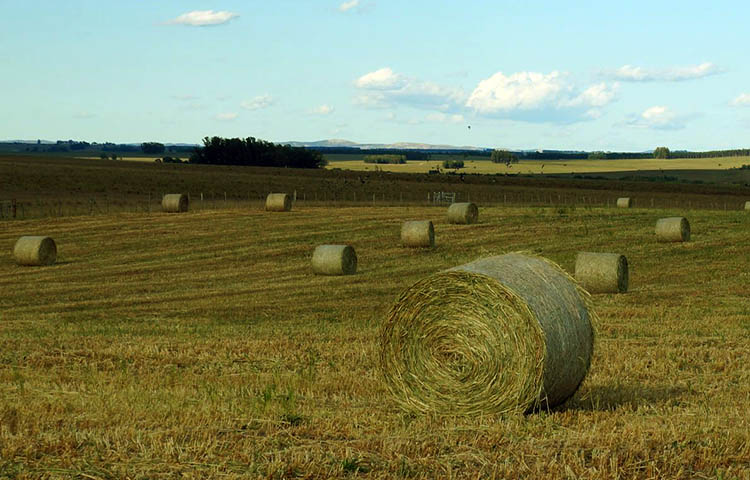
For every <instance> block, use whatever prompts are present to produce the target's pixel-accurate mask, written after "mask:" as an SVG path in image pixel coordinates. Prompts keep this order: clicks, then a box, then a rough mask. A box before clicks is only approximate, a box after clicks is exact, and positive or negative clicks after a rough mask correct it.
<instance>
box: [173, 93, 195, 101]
mask: <svg viewBox="0 0 750 480" xmlns="http://www.w3.org/2000/svg"><path fill="white" fill-rule="evenodd" d="M172 98H174V99H175V100H182V101H189V100H197V99H198V97H196V96H195V95H189V94H186V95H172Z"/></svg>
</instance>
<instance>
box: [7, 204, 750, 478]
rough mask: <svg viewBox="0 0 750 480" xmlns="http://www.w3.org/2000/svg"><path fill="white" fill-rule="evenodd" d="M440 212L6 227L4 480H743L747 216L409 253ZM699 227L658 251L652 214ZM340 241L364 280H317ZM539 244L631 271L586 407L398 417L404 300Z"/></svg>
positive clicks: (747, 455) (585, 214)
mask: <svg viewBox="0 0 750 480" xmlns="http://www.w3.org/2000/svg"><path fill="white" fill-rule="evenodd" d="M443 212H444V210H443V209H442V208H440V209H434V208H422V207H419V208H417V207H404V208H376V209H375V208H347V209H336V210H333V209H327V208H299V209H295V211H292V212H290V213H289V214H288V215H281V216H274V217H273V222H272V223H269V217H268V215H267V214H266V213H264V212H261V211H213V212H197V213H193V214H190V215H167V214H161V213H159V214H153V215H151V216H148V215H145V214H142V215H134V214H123V215H116V216H115V215H112V216H96V217H73V218H60V219H47V220H38V221H37V220H35V221H23V222H21V221H19V222H9V223H3V228H2V230H0V244H1V245H4V247H2V249H3V250H4V251H5V252H6V254H5V255H3V256H0V287H1V288H2V292H3V294H2V297H0V478H3V477H10V478H34V479H36V478H89V479H91V478H174V477H178V476H180V475H183V476H184V477H186V478H208V477H213V478H217V477H222V478H292V477H301V478H324V477H357V478H358V477H365V478H425V479H427V478H478V477H479V478H493V477H494V478H517V477H526V478H548V479H553V478H718V477H720V478H747V477H748V475H749V473H748V472H749V470H750V466H749V465H750V433H749V432H750V421H748V417H747V405H748V401H749V400H750V364H748V362H747V359H748V358H750V333H749V332H750V304H749V302H748V298H747V285H748V283H749V282H750V273H749V272H750V269H748V266H747V263H748V262H749V261H750V243H749V242H748V239H747V231H748V229H750V217H748V215H747V214H746V213H744V212H739V211H735V212H716V211H713V212H701V211H690V212H686V211H676V210H675V211H664V210H640V209H637V208H636V209H631V210H627V211H622V212H619V211H612V209H582V208H577V209H575V210H570V209H568V210H564V209H557V208H555V209H552V208H547V209H532V208H527V209H519V208H483V209H482V217H483V220H482V223H481V224H477V225H470V226H452V225H448V224H447V223H445V222H444V221H438V222H437V223H436V229H437V230H438V234H439V235H440V238H441V239H442V240H441V242H440V243H439V244H438V246H437V247H436V248H435V249H434V250H411V249H404V248H402V247H401V246H400V245H399V244H398V242H396V241H395V240H396V238H395V237H396V235H397V233H396V232H398V228H399V225H400V224H401V222H403V221H404V220H408V219H413V218H443ZM688 213H689V217H690V220H691V223H693V225H694V226H695V233H694V235H693V239H692V241H691V242H689V243H669V244H661V243H655V242H653V234H654V230H653V229H654V222H655V221H656V219H657V218H660V217H666V216H676V215H684V214H688ZM331 219H335V221H331ZM709 225H710V228H709V227H708V226H709ZM29 231H44V232H46V233H47V234H48V235H50V236H52V237H54V238H55V239H56V241H57V242H58V244H59V245H65V248H61V249H60V256H59V258H58V263H57V264H56V265H54V266H51V267H48V268H44V269H29V268H22V267H18V266H16V265H15V263H14V262H13V260H12V257H11V256H10V253H9V252H10V250H11V249H12V246H13V243H14V242H15V240H16V239H17V238H18V237H19V236H20V235H22V234H23V233H24V232H29ZM342 231H346V232H347V241H349V242H350V243H351V245H352V246H353V247H354V248H355V249H356V251H357V254H358V256H359V260H360V262H359V269H358V270H359V273H358V274H357V275H355V276H349V277H325V276H311V275H310V264H309V262H310V257H309V255H310V251H311V249H312V248H313V247H314V246H315V245H319V244H322V243H326V242H328V241H330V239H331V238H336V236H337V235H339V234H340V232H342ZM247 232H254V233H253V235H248V234H247ZM443 232H445V234H442V233H443ZM459 232H460V234H458V233H459ZM374 239H386V241H374ZM388 239H392V240H393V241H391V240H388ZM552 239H553V240H554V241H553V240H552ZM521 249H528V250H532V251H535V252H536V253H538V254H540V255H543V256H545V257H549V258H551V259H552V260H554V261H556V262H558V263H560V264H561V265H563V267H564V268H565V269H566V270H568V271H572V267H573V262H574V259H575V254H576V252H578V251H580V250H593V251H597V250H598V251H602V250H604V251H607V250H611V251H617V252H621V253H623V254H625V255H626V256H627V257H628V260H629V262H630V265H631V272H630V273H631V276H630V291H629V293H628V294H627V295H612V296H610V295H600V296H596V297H595V298H594V299H593V301H594V304H595V308H596V311H597V313H598V315H599V317H600V321H599V324H598V325H597V330H598V332H597V333H598V334H597V347H596V349H595V354H594V359H593V361H592V364H591V371H590V373H589V376H588V377H587V379H586V381H585V382H584V384H583V385H582V386H581V388H580V390H579V391H578V393H577V394H576V396H575V397H574V398H573V399H572V400H571V401H570V402H568V404H567V405H565V406H564V407H563V408H562V409H561V410H557V411H552V412H541V413H537V414H532V415H528V416H521V415H517V416H510V417H505V418H500V417H494V416H484V417H476V418H471V419H465V418H464V419H458V418H450V417H449V418H433V417H429V416H425V417H423V416H411V415H407V414H403V413H401V412H400V410H399V409H398V408H397V406H396V405H395V403H394V402H393V400H392V399H391V398H390V396H389V395H388V394H387V392H386V390H385V388H384V387H383V385H382V384H381V383H380V381H379V380H378V376H377V374H376V372H377V368H376V366H377V353H376V352H377V340H376V335H377V330H378V327H379V325H380V323H381V322H382V320H383V318H384V316H385V315H386V312H387V310H388V308H389V306H390V304H391V303H392V302H393V301H394V300H395V298H396V297H397V295H398V293H399V292H401V291H402V290H403V289H404V288H405V287H406V286H408V285H411V284H412V283H414V282H415V281H417V280H418V279H420V278H423V277H425V276H427V275H428V274H431V273H434V272H436V271H439V270H443V269H446V268H449V267H452V266H455V265H459V264H462V263H465V262H467V261H471V260H473V259H475V258H478V257H481V256H487V255H491V254H496V253H504V252H507V251H514V250H521Z"/></svg>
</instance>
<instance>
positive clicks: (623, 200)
mask: <svg viewBox="0 0 750 480" xmlns="http://www.w3.org/2000/svg"><path fill="white" fill-rule="evenodd" d="M631 206H633V199H632V198H630V197H620V198H618V199H617V208H630V207H631Z"/></svg>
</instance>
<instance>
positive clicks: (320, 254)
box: [312, 245, 357, 275]
mask: <svg viewBox="0 0 750 480" xmlns="http://www.w3.org/2000/svg"><path fill="white" fill-rule="evenodd" d="M312 267H313V272H315V273H316V274H318V275H353V274H355V273H357V254H356V253H355V252H354V248H353V247H352V246H350V245H319V246H318V247H316V248H315V251H314V252H313V256H312Z"/></svg>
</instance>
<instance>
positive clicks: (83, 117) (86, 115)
mask: <svg viewBox="0 0 750 480" xmlns="http://www.w3.org/2000/svg"><path fill="white" fill-rule="evenodd" d="M95 117H96V114H94V113H91V112H86V111H84V112H76V113H74V114H73V118H75V119H78V120H88V119H90V118H95Z"/></svg>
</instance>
